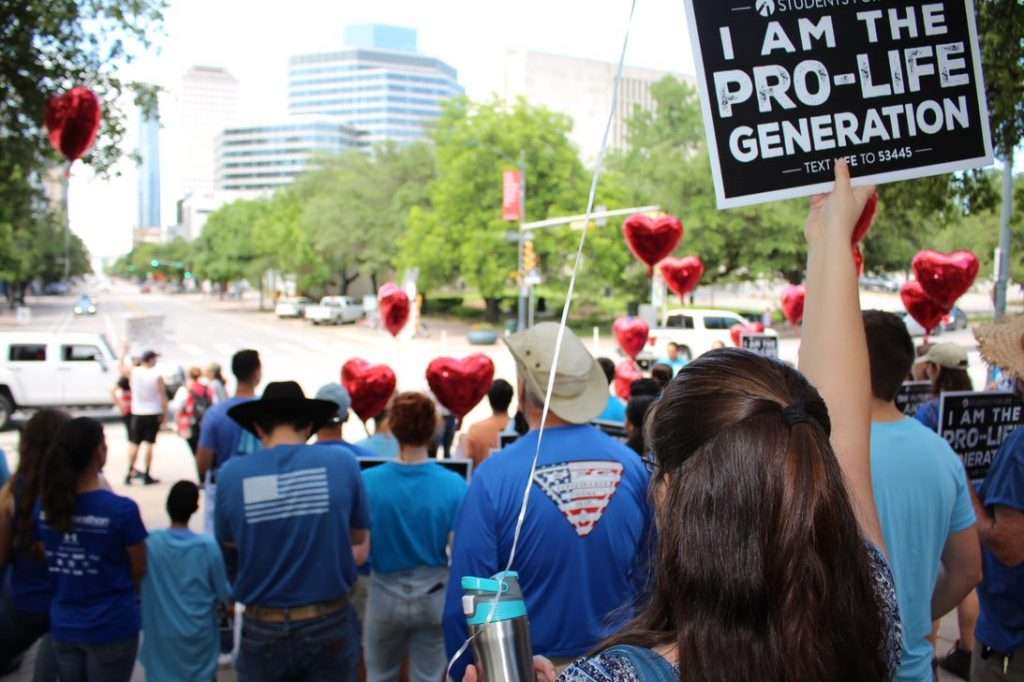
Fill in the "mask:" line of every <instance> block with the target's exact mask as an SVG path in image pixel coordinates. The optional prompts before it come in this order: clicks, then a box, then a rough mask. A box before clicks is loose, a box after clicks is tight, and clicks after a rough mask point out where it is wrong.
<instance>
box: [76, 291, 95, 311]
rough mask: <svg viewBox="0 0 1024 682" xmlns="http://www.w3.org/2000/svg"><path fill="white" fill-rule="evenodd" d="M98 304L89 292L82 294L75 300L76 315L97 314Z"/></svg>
mask: <svg viewBox="0 0 1024 682" xmlns="http://www.w3.org/2000/svg"><path fill="white" fill-rule="evenodd" d="M95 314H96V304H95V303H93V300H92V298H90V297H89V295H88V294H82V295H81V296H79V297H78V300H77V301H75V315H95Z"/></svg>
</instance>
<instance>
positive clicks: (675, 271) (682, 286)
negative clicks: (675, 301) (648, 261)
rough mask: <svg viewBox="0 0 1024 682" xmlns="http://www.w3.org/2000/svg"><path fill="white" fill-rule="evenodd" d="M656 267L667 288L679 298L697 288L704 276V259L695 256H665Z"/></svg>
mask: <svg viewBox="0 0 1024 682" xmlns="http://www.w3.org/2000/svg"><path fill="white" fill-rule="evenodd" d="M658 269H659V270H660V271H661V276H662V277H664V278H665V284H667V285H668V288H669V289H671V290H672V291H674V292H675V293H676V294H678V295H679V298H684V297H685V296H686V295H687V294H688V293H690V292H691V291H693V290H694V289H696V288H697V285H698V284H699V283H700V278H701V277H703V276H704V261H702V260H701V259H700V258H698V257H697V256H686V257H685V258H666V259H665V260H663V261H662V262H661V265H660V266H658Z"/></svg>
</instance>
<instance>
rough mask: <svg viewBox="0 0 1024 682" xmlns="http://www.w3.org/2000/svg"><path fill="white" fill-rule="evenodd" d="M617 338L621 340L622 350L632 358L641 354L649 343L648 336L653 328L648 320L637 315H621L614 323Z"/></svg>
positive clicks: (613, 327)
mask: <svg viewBox="0 0 1024 682" xmlns="http://www.w3.org/2000/svg"><path fill="white" fill-rule="evenodd" d="M612 331H613V332H614V333H615V338H616V339H618V341H619V346H620V347H621V348H622V352H624V353H625V354H626V355H628V356H629V357H631V358H635V357H636V356H637V355H639V353H640V351H642V350H643V349H644V345H645V344H646V343H647V336H648V334H650V333H651V328H650V327H649V326H648V325H647V323H646V322H644V321H643V320H641V319H640V318H637V317H620V318H619V319H617V320H615V324H613V325H612Z"/></svg>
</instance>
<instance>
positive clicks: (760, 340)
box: [742, 334, 779, 360]
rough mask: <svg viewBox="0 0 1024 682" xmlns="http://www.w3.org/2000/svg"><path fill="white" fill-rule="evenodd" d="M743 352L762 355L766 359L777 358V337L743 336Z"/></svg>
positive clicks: (764, 335) (766, 335)
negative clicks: (747, 351)
mask: <svg viewBox="0 0 1024 682" xmlns="http://www.w3.org/2000/svg"><path fill="white" fill-rule="evenodd" d="M742 346H743V350H749V351H750V352H751V353H756V354H758V355H763V356H764V357H766V358H774V359H776V360H777V359H778V358H779V337H777V336H771V335H769V334H744V335H743V337H742Z"/></svg>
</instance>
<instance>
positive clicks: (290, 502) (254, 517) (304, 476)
mask: <svg viewBox="0 0 1024 682" xmlns="http://www.w3.org/2000/svg"><path fill="white" fill-rule="evenodd" d="M242 499H243V501H244V502H245V520H246V523H250V524H252V523H262V522H264V521H277V520H279V519H287V518H291V517H293V516H311V515H315V514H326V513H327V512H328V510H329V509H330V503H331V496H330V492H329V490H328V488H327V469H326V468H324V467H318V468H315V469H302V470H300V471H293V472H290V473H287V474H272V475H269V476H250V477H248V478H245V479H242Z"/></svg>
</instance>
